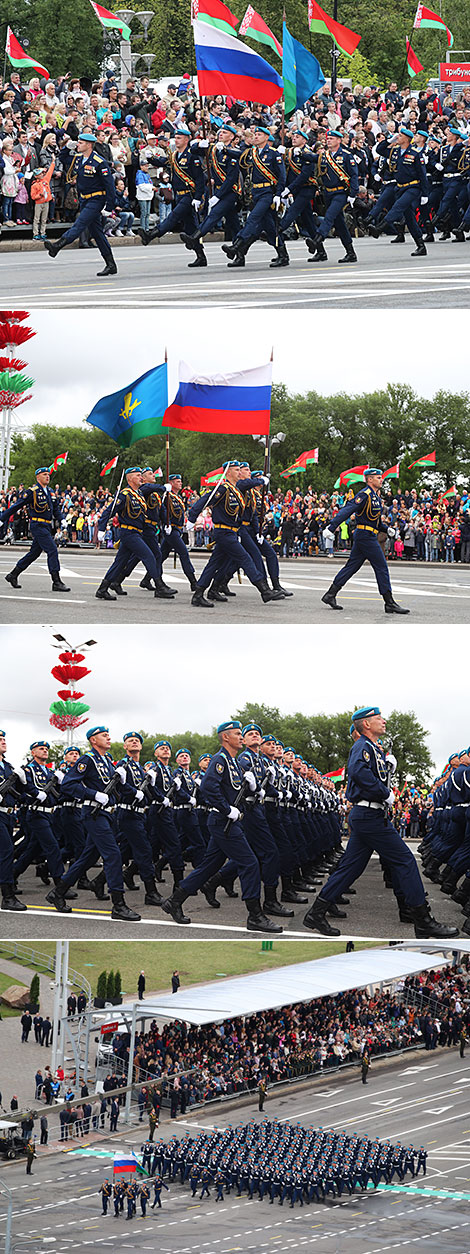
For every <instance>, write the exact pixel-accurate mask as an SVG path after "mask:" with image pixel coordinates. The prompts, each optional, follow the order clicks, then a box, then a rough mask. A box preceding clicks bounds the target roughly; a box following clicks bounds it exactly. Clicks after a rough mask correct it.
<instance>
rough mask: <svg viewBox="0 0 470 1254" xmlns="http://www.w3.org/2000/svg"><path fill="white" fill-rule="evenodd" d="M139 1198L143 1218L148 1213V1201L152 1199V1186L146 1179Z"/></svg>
mask: <svg viewBox="0 0 470 1254" xmlns="http://www.w3.org/2000/svg"><path fill="white" fill-rule="evenodd" d="M139 1199H140V1209H141V1211H142V1218H143V1219H145V1216H146V1214H147V1203H148V1202H149V1201H150V1188H149V1186H148V1184H147V1183H146V1182H145V1181H144V1183H143V1184H141V1186H140V1190H139Z"/></svg>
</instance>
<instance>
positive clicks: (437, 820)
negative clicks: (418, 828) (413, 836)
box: [420, 748, 470, 936]
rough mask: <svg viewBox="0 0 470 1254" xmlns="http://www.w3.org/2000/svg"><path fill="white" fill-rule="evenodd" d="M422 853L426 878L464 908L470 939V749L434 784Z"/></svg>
mask: <svg viewBox="0 0 470 1254" xmlns="http://www.w3.org/2000/svg"><path fill="white" fill-rule="evenodd" d="M420 852H421V857H422V861H423V866H424V875H425V876H426V878H427V879H430V880H431V881H432V883H433V884H440V886H441V892H442V893H444V894H446V895H447V896H449V897H450V896H451V897H452V900H453V901H456V902H457V903H458V905H461V906H462V910H463V913H464V916H465V922H464V923H463V926H462V932H464V933H465V935H466V936H470V748H467V749H461V750H460V751H459V752H458V753H451V755H450V758H449V760H448V762H447V763H446V766H445V768H444V770H443V772H442V774H441V775H440V776H439V778H438V779H436V780H435V781H434V783H433V786H432V792H431V806H430V821H429V828H428V831H427V833H426V836H425V839H424V840H423V842H422V844H421V846H420ZM442 867H443V870H442V869H441V868H442Z"/></svg>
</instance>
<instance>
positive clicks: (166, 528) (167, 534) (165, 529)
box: [163, 527, 172, 536]
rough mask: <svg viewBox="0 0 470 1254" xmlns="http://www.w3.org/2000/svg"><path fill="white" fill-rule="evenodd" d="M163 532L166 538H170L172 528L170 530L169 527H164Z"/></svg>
mask: <svg viewBox="0 0 470 1254" xmlns="http://www.w3.org/2000/svg"><path fill="white" fill-rule="evenodd" d="M163 530H164V532H165V535H166V536H171V532H172V528H171V527H164V528H163Z"/></svg>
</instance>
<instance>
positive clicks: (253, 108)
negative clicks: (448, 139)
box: [0, 70, 470, 238]
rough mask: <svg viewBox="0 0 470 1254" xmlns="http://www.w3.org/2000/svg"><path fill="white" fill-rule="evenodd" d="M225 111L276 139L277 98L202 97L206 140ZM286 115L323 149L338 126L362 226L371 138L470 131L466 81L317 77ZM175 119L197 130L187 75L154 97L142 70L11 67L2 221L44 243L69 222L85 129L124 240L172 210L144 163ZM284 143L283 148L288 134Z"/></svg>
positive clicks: (1, 140) (371, 192) (240, 125)
mask: <svg viewBox="0 0 470 1254" xmlns="http://www.w3.org/2000/svg"><path fill="white" fill-rule="evenodd" d="M84 83H85V84H86V86H84V85H83V84H84ZM227 116H229V117H230V119H231V121H232V122H234V123H235V125H236V127H237V132H238V141H237V140H234V143H236V142H239V143H241V144H249V143H250V142H252V138H253V128H254V126H255V125H256V124H261V125H263V126H265V127H268V128H269V130H270V132H271V134H272V137H273V143H274V144H275V145H277V144H279V143H280V138H281V126H282V111H281V106H280V102H278V103H277V104H276V105H273V106H270V107H269V108H268V107H267V106H262V105H256V104H247V103H246V102H245V101H243V100H236V99H234V98H233V97H230V96H226V97H224V96H213V97H208V98H206V101H205V105H204V118H205V125H206V128H207V133H208V135H209V138H216V136H217V131H218V128H219V127H220V125H221V122H222V120H223V119H224V118H226V117H227ZM292 121H293V122H295V123H298V122H300V124H301V125H302V127H303V129H304V130H305V131H306V133H307V134H308V136H309V141H310V145H311V146H312V147H313V148H314V149H319V150H320V149H322V148H324V147H325V144H326V136H327V133H328V130H330V129H332V128H335V129H336V128H338V127H339V128H340V129H341V132H342V135H343V142H344V144H345V145H346V146H347V147H348V148H349V149H350V150H351V152H352V153H353V154H354V156H355V160H356V162H357V165H358V173H359V184H360V189H359V195H358V197H357V199H356V204H355V206H354V211H353V212H354V215H355V223H356V226H357V227H358V229H359V227H360V225H361V220H362V219H363V218H365V217H366V216H367V214H368V212H369V210H370V208H371V205H372V202H373V201H374V199H375V193H376V192H377V187H378V181H379V180H378V176H377V165H378V159H377V153H376V144H377V142H378V141H379V140H380V139H381V138H383V136H387V135H390V134H393V133H394V132H395V131H396V130H397V129H398V128H399V127H400V125H402V124H405V125H406V126H407V127H409V128H410V129H411V130H412V131H417V130H418V129H422V128H423V127H424V128H425V129H426V130H427V131H428V133H429V134H430V135H434V136H436V137H437V138H438V139H441V140H442V142H444V141H445V128H446V125H447V124H448V123H449V122H451V123H452V124H453V125H457V126H458V127H459V129H460V130H461V131H462V132H463V133H466V134H467V135H470V86H468V87H467V86H465V87H463V89H462V91H461V92H460V93H459V94H458V95H457V97H456V98H455V99H453V98H452V92H451V89H450V88H447V89H444V90H443V91H442V92H441V93H440V94H439V93H436V92H435V91H433V90H432V88H430V87H429V88H427V89H425V90H422V91H419V92H416V91H415V92H414V94H413V93H412V91H411V90H410V89H408V88H407V89H403V90H398V88H397V84H396V83H393V82H392V83H390V85H389V87H388V89H387V90H386V91H379V90H378V88H377V87H374V86H370V87H363V86H361V85H359V84H358V85H355V86H354V87H353V88H352V89H349V88H348V87H347V86H343V87H341V88H338V90H336V91H335V93H334V95H332V94H331V91H330V87H329V85H328V84H325V86H324V87H322V88H321V90H320V91H319V92H318V93H317V94H316V95H315V96H314V97H312V99H311V100H309V101H308V102H307V103H306V104H305V105H304V108H303V111H302V112H299V113H296V114H295V115H294V117H293V119H292ZM181 122H184V123H185V124H186V125H187V126H188V128H189V130H190V132H191V135H192V136H193V137H200V136H201V135H202V112H201V107H200V101H199V100H198V98H197V96H196V94H195V88H194V85H193V82H192V80H191V76H190V75H189V73H186V74H184V75H183V77H182V78H181V79H175V82H174V83H172V84H169V86H168V88H167V90H166V91H164V92H162V94H159V93H158V92H157V91H156V90H155V88H154V87H153V86H152V85H151V83H150V80H149V78H148V77H142V78H140V80H137V79H135V78H129V79H127V82H126V86H125V89H124V90H123V91H121V90H120V89H119V87H118V85H117V82H116V78H115V75H114V73H113V72H112V71H111V70H108V71H107V72H106V74H105V75H104V76H103V77H99V78H97V79H96V81H95V82H92V81H91V80H86V79H81V80H80V79H79V78H73V77H71V76H70V75H66V76H63V75H61V76H59V77H57V78H56V79H54V80H52V79H49V80H48V81H45V80H44V79H39V78H37V77H33V78H31V79H30V81H29V82H28V83H26V82H23V83H22V82H21V77H20V74H19V73H18V72H17V71H13V70H12V72H11V74H10V76H9V78H7V79H6V80H5V82H3V81H2V80H1V79H0V192H1V196H0V199H1V201H2V205H1V208H2V215H1V216H2V218H3V222H4V223H5V224H6V226H7V227H8V226H14V225H15V223H17V224H18V225H22V226H25V225H32V227H33V232H34V235H35V237H36V238H44V235H45V229H46V223H47V222H49V223H54V222H70V221H73V219H74V218H75V216H76V214H77V211H78V199H77V192H76V178H75V174H74V166H75V161H74V158H75V155H76V148H77V138H78V135H79V133H80V131H81V130H87V131H90V130H93V131H94V132H95V133H96V136H97V151H98V152H99V153H100V154H101V155H102V156H104V157H105V158H106V160H107V161H108V162H109V165H110V167H111V170H112V172H113V176H114V179H115V183H116V191H117V205H116V210H115V212H114V213H113V214H110V215H108V221H107V227H106V229H107V231H108V233H110V234H115V235H122V234H126V235H132V234H133V230H132V228H133V225H134V224H135V222H136V220H138V222H139V225H142V226H143V227H144V228H146V226H147V225H148V221H149V214H150V212H151V211H152V212H154V213H155V214H156V216H157V217H158V218H159V219H160V220H163V219H164V217H165V216H166V215H167V214H168V213H169V211H170V210H171V206H172V190H171V186H170V177H169V174H168V171H167V170H166V171H165V170H164V171H160V167H159V166H158V161H157V163H156V164H152V160H153V159H154V158H155V157H156V158H162V157H165V156H166V155H167V153H168V148H169V147H171V144H172V140H173V138H174V135H175V132H176V128H177V126H178V125H179V124H180V123H181ZM286 142H287V145H288V146H289V144H290V142H291V138H290V136H289V134H288V135H287V140H286ZM36 183H37V184H38V185H37V186H36V187H35V184H36ZM41 208H42V213H41V212H40V209H41ZM34 210H35V215H34V219H33V214H34Z"/></svg>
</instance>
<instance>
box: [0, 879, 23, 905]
mask: <svg viewBox="0 0 470 1254" xmlns="http://www.w3.org/2000/svg"><path fill="white" fill-rule="evenodd" d="M0 888H1V890H2V906H1V908H2V910H26V906H25V905H24V904H23V902H22V901H19V900H18V897H16V896H15V891H14V887H13V884H1V885H0Z"/></svg>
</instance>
